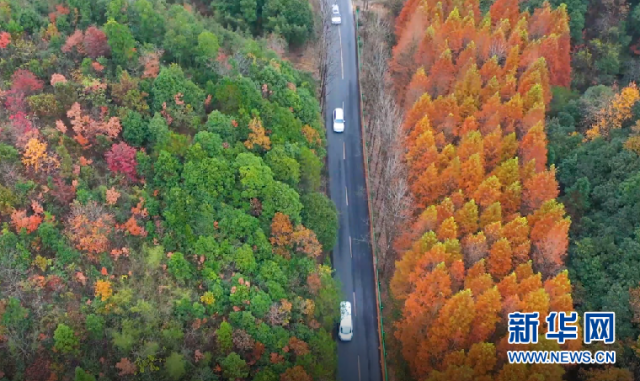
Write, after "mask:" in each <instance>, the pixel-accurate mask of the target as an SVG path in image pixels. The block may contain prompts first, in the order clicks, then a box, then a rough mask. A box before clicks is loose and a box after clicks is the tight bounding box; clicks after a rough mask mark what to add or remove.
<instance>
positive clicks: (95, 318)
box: [85, 314, 105, 339]
mask: <svg viewBox="0 0 640 381" xmlns="http://www.w3.org/2000/svg"><path fill="white" fill-rule="evenodd" d="M104 323H105V321H104V318H103V317H102V316H100V315H95V314H89V315H87V317H86V318H85V326H86V328H87V331H88V332H89V333H90V334H91V337H92V338H94V339H102V337H103V336H104Z"/></svg>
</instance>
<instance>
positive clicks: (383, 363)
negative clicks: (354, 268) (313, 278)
mask: <svg viewBox="0 0 640 381" xmlns="http://www.w3.org/2000/svg"><path fill="white" fill-rule="evenodd" d="M354 17H355V24H356V57H357V60H358V92H359V93H360V126H361V129H362V150H363V157H364V175H365V188H366V191H367V205H368V207H369V228H370V230H371V231H370V234H371V251H372V252H373V271H374V276H375V282H376V304H377V305H378V336H379V337H380V365H381V368H382V376H383V377H384V379H385V381H389V375H388V373H387V360H386V358H387V350H386V349H385V345H384V325H383V324H382V322H383V318H382V309H383V308H384V307H383V306H382V299H381V297H380V293H381V292H380V280H379V278H378V252H377V250H376V245H375V233H374V231H373V212H372V210H371V194H370V193H369V155H368V154H367V143H366V140H365V137H364V136H365V135H364V134H365V130H366V126H365V123H364V114H365V111H364V102H363V96H362V87H361V86H360V72H361V70H362V61H361V59H360V56H361V54H362V53H361V47H360V45H361V44H363V40H362V38H360V29H359V25H358V24H359V20H360V9H359V8H358V7H356V11H355V12H354Z"/></svg>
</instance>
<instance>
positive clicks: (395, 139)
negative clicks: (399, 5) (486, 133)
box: [361, 12, 411, 274]
mask: <svg viewBox="0 0 640 381" xmlns="http://www.w3.org/2000/svg"><path fill="white" fill-rule="evenodd" d="M363 18H364V20H363V21H364V22H363V27H362V29H361V35H362V37H363V40H364V49H362V63H363V67H362V76H361V86H362V92H363V98H364V100H363V103H364V104H363V109H364V113H365V115H364V121H365V139H366V144H367V154H368V158H367V159H368V161H369V191H370V192H371V203H372V205H371V207H372V210H373V213H374V216H373V217H374V218H373V224H374V226H373V230H374V234H375V235H376V237H375V240H374V241H375V245H376V249H377V251H378V260H379V263H378V266H379V269H380V271H381V272H382V273H383V274H384V273H386V272H388V271H392V270H393V263H394V259H395V256H394V255H393V250H392V244H393V241H394V240H395V238H396V237H397V236H398V234H399V231H400V230H401V229H402V227H403V226H404V225H405V223H406V220H407V218H408V214H407V211H408V210H410V208H409V206H410V204H411V196H410V193H409V187H408V184H407V182H406V175H405V166H404V160H403V159H404V148H403V142H404V139H405V136H404V134H403V132H402V130H401V126H400V124H401V121H402V115H401V110H400V108H399V107H398V104H397V103H396V101H395V98H394V97H393V92H392V89H391V84H390V81H389V78H388V75H387V73H388V71H389V69H388V62H389V58H390V51H389V47H388V45H387V41H389V33H390V31H391V28H390V26H389V25H388V24H387V22H386V21H384V20H383V19H381V18H380V17H379V16H378V15H377V14H376V13H374V12H363Z"/></svg>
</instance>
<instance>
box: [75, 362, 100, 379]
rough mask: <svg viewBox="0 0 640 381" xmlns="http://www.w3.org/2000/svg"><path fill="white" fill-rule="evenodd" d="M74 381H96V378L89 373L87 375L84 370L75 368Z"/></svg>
mask: <svg viewBox="0 0 640 381" xmlns="http://www.w3.org/2000/svg"><path fill="white" fill-rule="evenodd" d="M74 381H96V378H95V376H93V375H92V374H91V373H87V372H85V371H84V369H82V368H80V367H79V366H77V367H76V371H75V378H74Z"/></svg>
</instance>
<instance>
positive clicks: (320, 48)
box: [311, 0, 339, 114]
mask: <svg viewBox="0 0 640 381" xmlns="http://www.w3.org/2000/svg"><path fill="white" fill-rule="evenodd" d="M311 6H312V7H313V9H314V13H315V14H316V15H318V17H317V18H316V23H315V29H316V31H315V34H316V39H315V41H314V42H313V46H312V49H313V52H314V54H313V58H314V60H315V62H314V66H315V68H316V70H317V76H318V78H317V79H318V82H319V89H318V90H319V92H320V94H319V97H320V107H321V109H322V113H323V114H324V113H325V111H326V110H325V105H326V98H327V96H328V95H329V89H330V86H328V84H329V81H330V80H331V78H333V77H334V75H336V73H337V67H338V60H337V58H336V57H339V50H336V49H339V46H337V44H335V43H334V44H332V43H331V41H332V40H335V38H334V39H332V38H331V35H332V33H335V32H334V31H333V29H335V28H331V26H332V25H331V5H330V0H311Z"/></svg>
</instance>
